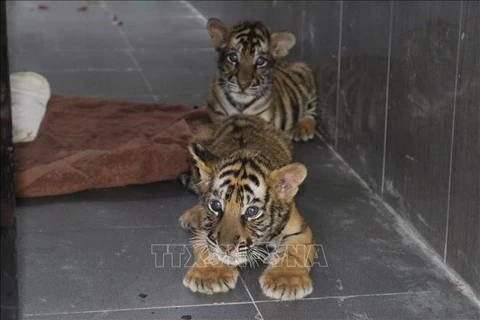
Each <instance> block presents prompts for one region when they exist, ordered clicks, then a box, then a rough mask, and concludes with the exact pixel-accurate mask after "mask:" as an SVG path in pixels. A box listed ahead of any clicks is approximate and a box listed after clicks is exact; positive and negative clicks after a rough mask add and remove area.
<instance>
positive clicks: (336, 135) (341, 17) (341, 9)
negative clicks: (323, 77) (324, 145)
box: [335, 0, 343, 149]
mask: <svg viewBox="0 0 480 320" xmlns="http://www.w3.org/2000/svg"><path fill="white" fill-rule="evenodd" d="M339 15H340V21H339V30H338V52H337V101H336V105H335V149H337V145H338V114H339V109H340V72H341V60H342V33H343V0H342V1H340V13H339Z"/></svg>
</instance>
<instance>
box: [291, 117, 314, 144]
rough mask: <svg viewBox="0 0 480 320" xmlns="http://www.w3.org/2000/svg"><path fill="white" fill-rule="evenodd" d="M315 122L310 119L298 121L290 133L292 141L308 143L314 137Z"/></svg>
mask: <svg viewBox="0 0 480 320" xmlns="http://www.w3.org/2000/svg"><path fill="white" fill-rule="evenodd" d="M315 126H316V121H315V120H314V119H311V118H306V119H303V120H300V121H299V122H298V123H297V124H296V125H295V127H294V128H293V129H292V130H291V132H290V137H291V138H292V139H293V140H294V141H308V140H310V139H313V136H314V135H315Z"/></svg>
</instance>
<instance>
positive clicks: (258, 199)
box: [179, 115, 315, 300]
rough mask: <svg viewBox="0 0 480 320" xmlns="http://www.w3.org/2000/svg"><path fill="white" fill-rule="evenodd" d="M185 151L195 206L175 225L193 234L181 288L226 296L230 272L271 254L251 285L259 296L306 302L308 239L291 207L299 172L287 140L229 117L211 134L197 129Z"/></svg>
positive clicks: (254, 120)
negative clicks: (256, 284) (196, 197)
mask: <svg viewBox="0 0 480 320" xmlns="http://www.w3.org/2000/svg"><path fill="white" fill-rule="evenodd" d="M188 150H189V152H190V156H191V157H192V159H193V165H194V166H195V168H196V170H192V172H193V173H194V174H193V175H192V179H194V180H195V182H196V183H197V184H198V188H199V193H200V199H201V201H200V203H199V204H197V205H196V206H194V207H192V208H190V209H189V210H187V211H186V212H185V213H184V214H183V215H182V216H181V217H180V219H179V222H180V224H181V225H182V227H183V228H184V229H186V230H190V231H192V232H193V234H194V237H193V240H192V247H193V253H194V257H195V263H194V264H193V266H192V267H191V268H190V269H189V270H188V272H187V274H186V275H185V277H184V280H183V283H184V285H185V286H186V287H188V288H190V289H191V290H192V291H194V292H197V291H198V292H202V293H207V294H212V293H215V292H226V291H229V290H231V289H233V288H235V285H236V282H237V278H238V274H239V273H238V270H237V268H236V267H238V266H241V265H244V264H250V265H254V264H255V263H256V262H254V261H257V263H258V260H255V259H256V258H258V257H260V256H261V255H262V254H265V253H266V249H265V248H273V254H271V255H270V259H269V266H268V268H267V269H266V270H265V271H264V272H263V274H262V276H261V277H260V279H259V280H260V285H261V288H262V290H263V293H264V294H265V295H266V296H267V297H270V298H276V299H282V300H293V299H299V298H303V297H305V296H307V295H309V294H310V293H311V292H312V282H311V280H310V277H309V272H310V269H311V266H312V263H313V257H314V253H315V252H314V248H313V242H312V241H313V240H312V232H311V230H310V228H309V227H308V225H307V224H306V223H305V221H304V220H303V218H302V217H301V216H300V214H299V212H298V211H297V208H296V206H295V202H294V196H295V195H296V193H297V191H298V188H299V185H300V184H301V183H302V182H303V180H304V179H305V177H306V175H307V170H306V168H305V166H304V165H302V164H300V163H292V145H291V139H289V138H288V136H287V135H286V134H284V133H283V132H282V131H280V130H278V129H276V128H274V127H273V126H272V125H270V124H268V123H267V122H265V121H264V120H262V119H260V118H258V117H255V116H246V115H235V116H232V117H229V118H228V119H227V120H225V121H223V122H222V123H221V125H220V126H218V128H217V129H215V128H214V127H213V125H208V126H205V127H204V128H203V129H201V130H199V132H198V134H197V135H195V136H194V137H193V138H192V140H191V142H190V144H189V148H188ZM264 246H265V247H264ZM272 256H273V257H272Z"/></svg>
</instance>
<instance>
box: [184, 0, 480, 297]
mask: <svg viewBox="0 0 480 320" xmlns="http://www.w3.org/2000/svg"><path fill="white" fill-rule="evenodd" d="M192 4H193V5H194V6H195V7H196V8H197V9H198V10H199V11H200V12H202V11H203V12H206V11H207V10H205V9H206V8H208V12H210V13H211V12H214V11H212V9H211V8H212V7H214V8H217V9H216V10H218V14H217V15H216V17H217V18H220V19H223V20H224V21H225V22H228V23H233V22H235V21H236V20H238V19H244V18H254V19H262V20H263V21H265V23H266V24H267V25H268V26H269V27H270V28H272V29H275V30H278V29H289V30H291V31H293V32H295V33H296V34H297V38H298V42H297V43H298V45H297V46H296V48H295V49H294V51H293V52H292V54H291V55H290V59H292V60H295V59H303V60H305V61H306V62H308V63H310V65H311V66H312V67H313V68H318V69H316V70H317V75H318V78H319V84H318V87H319V95H320V98H321V101H322V103H321V105H320V109H319V113H320V117H321V119H320V122H321V125H320V129H321V131H322V132H323V133H324V135H325V136H326V137H327V139H328V141H329V142H330V143H331V144H332V145H333V146H334V147H335V149H336V150H337V151H338V152H339V153H340V154H341V155H342V156H343V157H344V158H345V159H346V160H347V161H348V162H349V164H350V165H351V166H352V167H353V168H354V169H355V170H356V171H357V172H358V173H359V174H360V175H361V176H362V177H363V178H364V179H365V181H367V182H368V183H369V185H370V186H371V187H372V189H373V190H375V191H376V192H378V193H379V194H381V196H382V197H383V198H384V199H385V200H386V201H387V202H388V203H389V204H390V205H391V206H392V207H394V208H395V209H396V210H397V211H398V212H400V213H401V214H403V215H404V216H405V217H406V218H408V219H409V220H410V221H411V222H412V223H413V224H414V225H415V226H416V227H417V228H418V230H419V231H420V232H421V233H422V234H423V235H424V237H425V238H426V239H427V240H428V241H429V242H430V243H431V244H432V246H433V247H434V248H435V249H436V250H437V252H438V253H439V254H440V255H441V256H443V257H444V259H445V261H446V262H447V263H449V264H450V265H452V266H453V267H454V268H455V269H456V270H457V271H458V272H459V273H460V274H461V275H462V276H463V277H464V278H465V279H466V280H467V281H468V282H469V283H470V284H471V285H472V287H473V288H474V290H476V291H477V293H479V294H480V250H479V248H480V236H479V233H480V232H479V230H480V112H479V107H480V105H479V101H480V72H479V70H480V58H479V57H480V2H477V1H463V2H461V1H450V2H444V1H429V2H419V1H411V2H404V1H402V2H400V1H393V2H389V1H359V2H354V1H352V2H350V1H331V2H328V1H296V2H293V1H237V2H228V3H227V2H225V3H222V2H216V1H215V2H201V1H194V2H192Z"/></svg>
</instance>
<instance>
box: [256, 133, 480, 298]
mask: <svg viewBox="0 0 480 320" xmlns="http://www.w3.org/2000/svg"><path fill="white" fill-rule="evenodd" d="M315 135H316V136H317V137H318V138H319V139H320V140H321V141H322V142H323V143H324V144H325V145H326V146H327V148H328V149H329V150H330V151H331V152H332V153H333V154H334V156H335V157H336V158H337V159H338V160H339V161H340V162H341V165H343V166H344V167H345V169H346V170H347V171H348V172H350V174H352V176H354V177H355V178H356V179H357V180H358V182H359V183H360V185H361V186H363V187H364V188H365V190H366V191H368V194H369V195H370V196H371V198H372V200H374V201H377V202H378V203H379V204H380V205H382V206H383V209H385V210H386V212H388V213H389V214H391V215H392V217H393V218H394V219H395V227H396V228H395V231H396V232H397V233H398V234H399V235H401V236H402V237H404V238H408V239H409V240H410V241H412V242H414V243H415V244H417V246H418V249H419V250H420V251H421V252H422V253H423V254H424V255H425V258H428V260H430V262H431V263H432V264H433V265H434V266H436V267H438V268H439V269H440V270H441V271H443V272H444V273H445V276H446V277H447V279H448V280H449V281H450V282H451V283H452V284H454V285H455V286H456V287H457V288H458V291H460V292H461V293H462V294H463V295H464V296H465V297H467V298H468V299H470V301H472V302H473V303H474V304H475V305H477V306H479V307H480V297H478V296H477V295H476V294H475V292H474V291H473V289H472V287H471V286H470V285H469V284H468V283H467V282H466V281H465V280H464V279H463V277H462V276H461V275H460V274H458V272H457V271H456V270H455V269H453V268H452V267H451V266H450V265H448V264H447V263H445V262H444V261H443V257H442V256H441V255H440V254H439V253H438V252H437V251H436V250H435V249H433V248H432V246H431V245H430V243H429V242H428V241H427V240H425V238H424V236H423V235H422V234H421V233H420V232H419V231H418V230H417V228H415V226H414V225H413V224H412V223H411V222H410V221H409V220H407V219H405V218H404V217H403V216H402V215H401V214H399V213H398V212H397V211H396V210H395V209H394V208H392V206H390V205H389V204H388V203H387V202H386V201H385V200H383V199H382V198H381V197H380V195H379V194H378V193H376V192H375V191H374V190H372V189H371V188H370V187H369V185H368V184H367V182H366V181H365V180H363V179H362V177H360V175H359V174H358V173H357V172H356V171H355V170H353V169H352V167H351V166H350V165H349V164H348V162H347V161H346V160H345V159H344V158H343V157H342V155H340V154H339V153H338V152H337V151H336V150H335V149H334V148H333V147H332V146H331V145H330V144H329V143H328V142H327V141H326V139H325V138H324V137H323V136H322V134H321V133H320V131H318V130H317V131H315ZM257 302H258V301H257Z"/></svg>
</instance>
